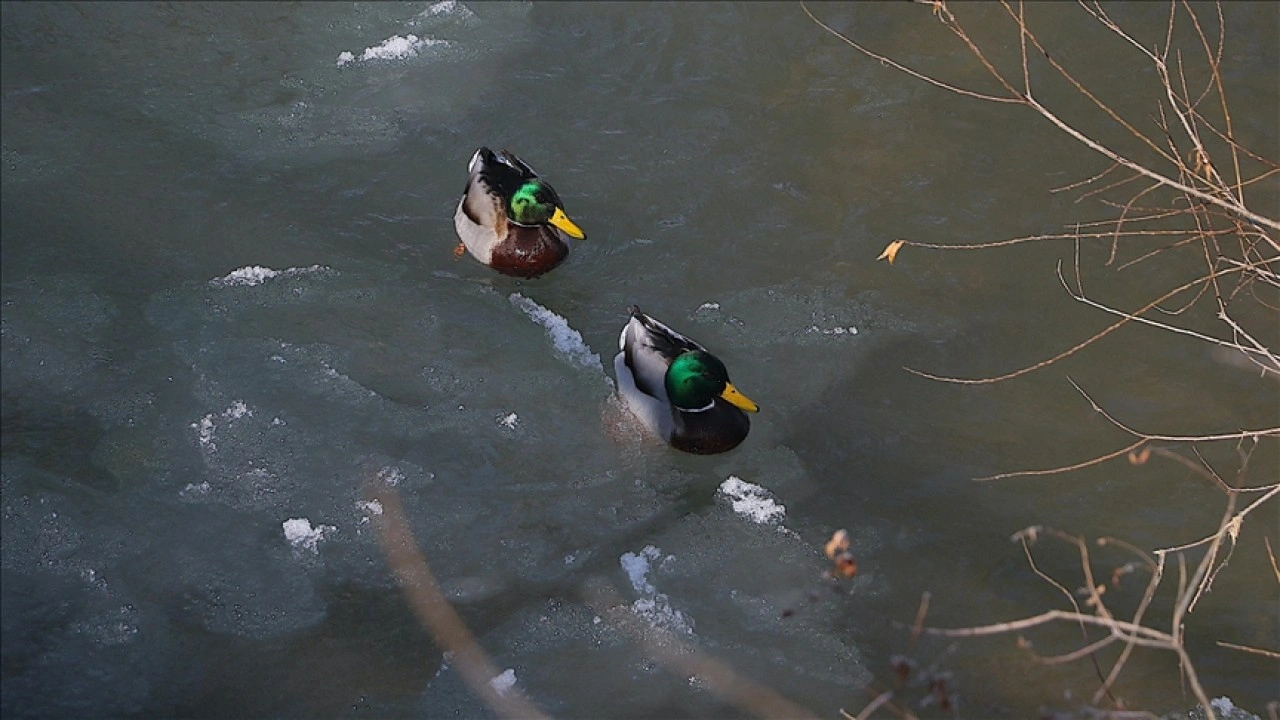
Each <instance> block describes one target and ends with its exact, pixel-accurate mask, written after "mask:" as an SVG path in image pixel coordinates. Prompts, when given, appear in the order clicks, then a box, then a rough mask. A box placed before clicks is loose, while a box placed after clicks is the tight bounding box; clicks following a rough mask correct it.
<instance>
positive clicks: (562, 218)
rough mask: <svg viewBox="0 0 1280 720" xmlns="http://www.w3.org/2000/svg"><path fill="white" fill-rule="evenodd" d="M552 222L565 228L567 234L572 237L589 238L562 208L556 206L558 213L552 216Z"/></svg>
mask: <svg viewBox="0 0 1280 720" xmlns="http://www.w3.org/2000/svg"><path fill="white" fill-rule="evenodd" d="M551 224H552V225H555V226H556V227H558V228H560V229H561V230H563V231H564V232H565V234H566V235H568V236H569V237H571V238H575V239H577V240H585V239H586V238H587V236H586V235H585V234H584V233H583V232H582V231H581V230H579V229H578V226H577V225H574V224H573V221H572V220H570V219H569V216H568V215H565V214H564V211H563V210H561V209H560V208H556V214H555V215H552V216H551Z"/></svg>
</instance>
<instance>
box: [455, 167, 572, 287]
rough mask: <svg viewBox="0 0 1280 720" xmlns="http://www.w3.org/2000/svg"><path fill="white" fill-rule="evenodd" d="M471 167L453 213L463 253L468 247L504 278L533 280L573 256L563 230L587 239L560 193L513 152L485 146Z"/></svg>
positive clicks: (459, 249)
mask: <svg viewBox="0 0 1280 720" xmlns="http://www.w3.org/2000/svg"><path fill="white" fill-rule="evenodd" d="M468 167H469V171H470V173H471V176H470V177H469V178H468V179H467V188H466V190H464V191H463V193H462V199H461V200H460V201H458V209H457V211H456V212H454V214H453V224H454V227H455V228H457V230H458V238H459V239H460V240H461V241H462V244H461V246H460V247H459V248H458V250H457V253H458V254H461V253H462V250H463V249H465V250H466V251H468V252H470V253H471V255H472V257H474V258H475V259H477V260H479V261H480V262H482V263H484V264H485V265H488V266H489V267H491V268H493V269H494V270H497V271H498V272H500V273H502V274H504V275H513V276H515V277H523V278H532V277H537V276H539V275H542V274H543V273H545V272H547V271H548V270H550V269H552V268H554V267H555V266H557V265H559V264H560V263H561V262H563V261H564V259H565V258H566V257H568V256H569V245H568V244H567V243H565V241H564V238H562V237H561V236H560V233H561V232H563V233H564V234H566V235H568V236H569V237H572V238H576V239H578V240H582V239H584V238H585V237H586V236H585V235H584V234H583V233H582V230H580V229H578V226H577V225H575V224H574V223H573V221H572V220H570V219H569V216H568V215H566V214H565V212H564V204H563V203H562V202H560V196H559V195H557V194H556V191H555V189H554V188H552V187H551V185H549V184H548V183H547V181H545V180H543V179H542V178H540V177H538V174H537V173H535V172H534V171H533V168H531V167H529V166H528V165H525V164H524V163H523V162H521V160H520V158H517V157H516V156H515V155H513V154H511V153H510V152H507V151H506V150H499V151H498V152H496V153H495V152H493V151H492V150H490V149H489V148H487V147H482V148H480V149H479V150H476V153H475V155H473V156H472V157H471V163H470V164H469V166H468Z"/></svg>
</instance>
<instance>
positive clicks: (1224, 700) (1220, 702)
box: [1209, 696, 1236, 715]
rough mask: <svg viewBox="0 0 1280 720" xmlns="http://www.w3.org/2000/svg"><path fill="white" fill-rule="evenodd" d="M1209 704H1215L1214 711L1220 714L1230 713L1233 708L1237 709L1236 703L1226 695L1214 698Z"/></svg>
mask: <svg viewBox="0 0 1280 720" xmlns="http://www.w3.org/2000/svg"><path fill="white" fill-rule="evenodd" d="M1209 704H1210V705H1212V706H1213V711H1214V712H1216V713H1218V714H1219V715H1229V714H1231V711H1232V710H1235V709H1236V704H1235V703H1233V702H1231V698H1229V697H1226V696H1223V697H1220V698H1214V699H1212V700H1210V701H1209Z"/></svg>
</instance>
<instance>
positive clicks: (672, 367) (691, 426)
mask: <svg viewBox="0 0 1280 720" xmlns="http://www.w3.org/2000/svg"><path fill="white" fill-rule="evenodd" d="M629 312H630V313H631V319H630V320H629V321H628V322H627V325H626V327H624V328H623V329H622V336H621V337H620V338H619V339H618V346H619V348H620V349H621V352H619V353H618V355H617V356H616V357H615V358H614V359H613V369H614V371H615V372H616V373H617V376H618V394H619V395H620V396H622V398H623V400H624V401H625V402H626V404H627V406H628V407H630V409H631V412H633V413H635V415H636V417H638V418H639V419H640V421H641V422H643V423H644V425H645V427H647V428H649V430H650V431H651V432H653V433H654V434H655V435H657V436H658V437H660V438H662V439H663V440H665V441H666V442H667V443H668V444H670V445H671V446H672V447H674V448H676V449H677V450H683V451H685V452H690V453H697V454H700V455H707V454H712V453H721V452H725V451H728V450H732V449H733V448H735V447H737V446H738V445H739V444H740V443H741V442H742V441H743V440H744V439H746V437H747V433H748V432H750V430H751V421H750V420H749V419H748V418H747V415H746V413H753V412H756V411H758V410H759V409H760V408H759V406H758V405H756V404H755V403H754V402H752V401H751V400H749V399H748V398H747V397H746V396H745V395H743V394H742V393H740V392H738V389H737V388H735V387H734V386H733V383H731V382H729V372H728V370H726V369H725V367H724V363H722V362H720V359H719V358H717V357H716V356H715V355H712V354H711V353H710V352H708V351H707V349H706V348H705V347H703V346H702V345H699V344H698V343H697V342H695V341H693V340H691V339H689V338H687V337H685V336H684V335H681V334H680V333H678V332H676V331H675V330H672V329H671V328H669V327H667V326H666V325H664V324H662V323H660V322H658V321H657V320H654V319H653V318H651V317H649V316H648V315H646V314H644V313H643V312H641V311H640V308H638V307H636V306H634V305H632V306H631V307H630V308H629ZM744 411H745V412H744Z"/></svg>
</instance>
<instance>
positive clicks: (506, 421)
mask: <svg viewBox="0 0 1280 720" xmlns="http://www.w3.org/2000/svg"><path fill="white" fill-rule="evenodd" d="M498 424H499V425H501V426H502V427H504V428H506V429H508V430H514V429H515V428H516V425H519V424H520V416H518V415H516V414H515V413H511V414H509V415H499V416H498Z"/></svg>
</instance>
